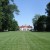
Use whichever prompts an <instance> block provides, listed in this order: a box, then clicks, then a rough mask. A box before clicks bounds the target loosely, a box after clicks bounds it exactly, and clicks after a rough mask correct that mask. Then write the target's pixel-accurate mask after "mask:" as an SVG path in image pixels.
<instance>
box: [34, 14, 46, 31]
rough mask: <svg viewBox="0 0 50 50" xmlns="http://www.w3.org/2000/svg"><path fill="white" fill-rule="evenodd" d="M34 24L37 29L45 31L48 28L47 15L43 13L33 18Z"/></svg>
mask: <svg viewBox="0 0 50 50" xmlns="http://www.w3.org/2000/svg"><path fill="white" fill-rule="evenodd" d="M33 25H34V30H35V31H45V29H46V16H45V15H41V16H37V15H36V18H33Z"/></svg>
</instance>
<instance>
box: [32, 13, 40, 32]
mask: <svg viewBox="0 0 50 50" xmlns="http://www.w3.org/2000/svg"><path fill="white" fill-rule="evenodd" d="M39 17H40V15H38V14H37V15H35V16H34V18H33V19H32V23H33V26H34V30H35V31H37V20H38V18H39Z"/></svg>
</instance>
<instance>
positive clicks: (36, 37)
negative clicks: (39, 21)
mask: <svg viewBox="0 0 50 50" xmlns="http://www.w3.org/2000/svg"><path fill="white" fill-rule="evenodd" d="M0 50H50V32H22V31H21V32H19V31H15V32H0Z"/></svg>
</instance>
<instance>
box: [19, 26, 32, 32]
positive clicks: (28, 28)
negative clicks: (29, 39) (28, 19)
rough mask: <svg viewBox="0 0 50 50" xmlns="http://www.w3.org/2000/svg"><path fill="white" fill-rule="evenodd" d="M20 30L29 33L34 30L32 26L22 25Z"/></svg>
mask: <svg viewBox="0 0 50 50" xmlns="http://www.w3.org/2000/svg"><path fill="white" fill-rule="evenodd" d="M19 28H20V31H29V30H31V29H32V26H30V25H29V26H27V25H22V26H20V27H19Z"/></svg>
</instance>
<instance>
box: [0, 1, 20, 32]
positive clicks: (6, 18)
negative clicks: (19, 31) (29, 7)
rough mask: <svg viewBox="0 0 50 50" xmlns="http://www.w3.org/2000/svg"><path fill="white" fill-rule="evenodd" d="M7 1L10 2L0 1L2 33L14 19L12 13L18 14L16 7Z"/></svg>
mask: <svg viewBox="0 0 50 50" xmlns="http://www.w3.org/2000/svg"><path fill="white" fill-rule="evenodd" d="M9 1H10V0H0V19H1V20H0V23H1V24H0V27H1V28H0V29H1V30H2V31H4V30H6V29H8V28H9V25H10V24H11V21H12V20H13V18H14V15H13V13H14V12H16V14H18V13H19V10H18V7H17V6H16V5H15V4H14V3H13V4H10V2H9ZM11 1H13V0H11Z"/></svg>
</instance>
